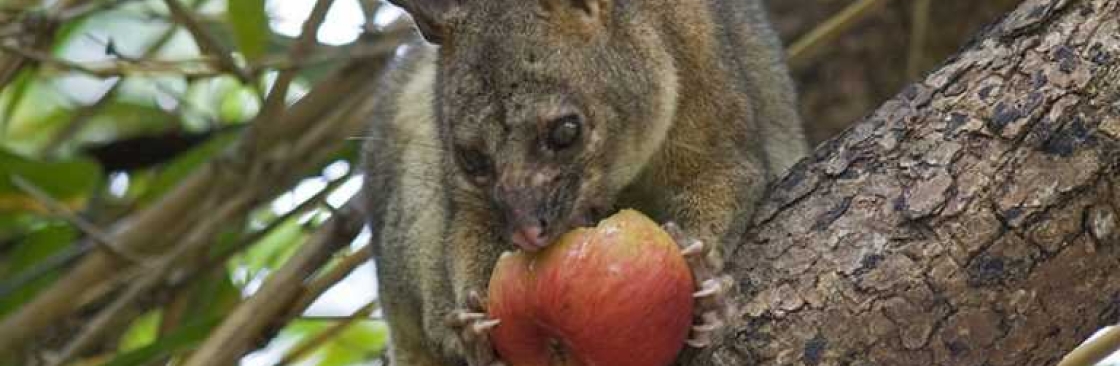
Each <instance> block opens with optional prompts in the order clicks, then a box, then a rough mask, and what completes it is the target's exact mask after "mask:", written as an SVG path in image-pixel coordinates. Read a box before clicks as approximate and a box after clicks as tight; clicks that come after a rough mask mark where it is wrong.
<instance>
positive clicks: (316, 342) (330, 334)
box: [276, 300, 379, 366]
mask: <svg viewBox="0 0 1120 366" xmlns="http://www.w3.org/2000/svg"><path fill="white" fill-rule="evenodd" d="M378 307H379V304H378V302H377V300H374V301H372V302H370V303H368V304H366V305H365V306H362V307H361V308H360V309H358V310H357V311H355V312H354V313H353V314H351V315H350V316H348V317H346V318H343V319H341V321H339V322H338V323H335V324H333V325H331V326H330V327H329V328H327V329H325V330H323V331H322V332H320V333H319V334H316V335H315V336H314V337H311V338H309V339H307V340H305V341H304V342H303V343H300V344H299V345H296V346H295V347H293V348H292V349H291V350H290V351H288V353H286V354H284V357H283V358H281V359H280V362H277V363H276V366H282V365H290V364H292V363H293V362H297V361H299V360H300V359H302V358H304V357H307V355H308V354H310V353H311V352H314V351H315V350H316V349H318V348H319V347H321V346H322V345H323V344H324V343H327V341H330V340H331V339H333V338H335V337H337V336H339V335H341V334H342V332H343V331H344V330H346V328H349V327H350V326H351V325H354V323H357V322H358V321H359V320H365V319H368V318H369V315H370V314H372V313H373V312H374V310H377V308H378Z"/></svg>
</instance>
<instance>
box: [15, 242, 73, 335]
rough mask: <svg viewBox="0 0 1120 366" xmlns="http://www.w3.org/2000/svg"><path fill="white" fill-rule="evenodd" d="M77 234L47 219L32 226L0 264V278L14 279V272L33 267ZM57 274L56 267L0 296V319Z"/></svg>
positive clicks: (63, 247)
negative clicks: (49, 272)
mask: <svg viewBox="0 0 1120 366" xmlns="http://www.w3.org/2000/svg"><path fill="white" fill-rule="evenodd" d="M77 237H78V232H77V231H76V230H74V229H73V228H71V227H70V226H68V225H66V224H64V223H59V222H46V223H44V224H42V225H41V226H39V227H37V228H34V229H32V231H31V232H29V233H28V235H27V236H26V237H24V238H23V240H21V241H20V243H19V244H16V246H15V249H14V250H13V251H12V252H11V253H8V256H6V258H5V261H4V263H3V264H4V265H3V266H0V278H5V279H9V278H15V277H16V274H19V273H22V272H24V271H27V270H30V269H32V268H35V266H36V265H39V264H40V262H42V261H43V260H44V259H46V258H49V257H51V256H52V255H54V254H56V253H58V252H59V251H61V250H64V249H66V248H67V247H69V246H70V245H71V243H73V242H74V240H75V239H77ZM57 276H58V271H57V270H56V271H54V272H53V273H51V274H50V275H47V276H44V277H41V278H39V279H38V280H36V281H33V282H31V283H29V284H28V285H26V286H23V287H21V288H18V289H16V291H14V292H12V293H11V294H9V295H8V296H2V297H0V318H2V317H3V316H4V315H5V314H8V313H9V312H11V311H12V310H15V309H16V308H18V307H19V306H20V305H22V304H23V303H24V302H27V301H28V300H30V299H31V298H32V297H33V296H35V294H36V293H38V292H39V290H41V289H42V288H43V287H44V286H46V285H47V284H49V283H51V282H52V281H53V280H54V279H55V278H56V277H57Z"/></svg>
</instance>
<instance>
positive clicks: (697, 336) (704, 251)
mask: <svg viewBox="0 0 1120 366" xmlns="http://www.w3.org/2000/svg"><path fill="white" fill-rule="evenodd" d="M662 228H663V229H664V230H665V231H666V232H668V233H669V236H671V237H673V241H675V242H676V243H677V245H678V246H680V247H681V253H682V254H684V258H685V260H686V261H688V266H689V267H690V268H691V269H692V278H693V281H695V283H696V288H697V291H696V292H695V293H693V294H692V297H693V298H695V299H696V306H695V307H694V318H695V320H694V321H695V322H696V324H694V325H693V326H692V332H691V333H690V334H689V337H688V341H687V343H688V345H690V346H692V347H696V348H704V347H707V346H710V345H711V344H712V339H713V337H714V336H715V335H716V334H717V333H718V332H719V331H720V330H722V329H723V327H724V326H725V325H726V324H727V319H728V318H729V317H731V316H732V314H733V313H734V310H733V305H732V303H731V301H730V300H728V296H727V293H728V291H729V290H730V289H731V286H732V284H733V283H734V280H733V279H732V278H731V276H728V275H725V274H722V273H719V272H718V270H717V268H720V265H719V264H718V263H715V261H714V260H713V259H712V257H711V256H710V255H709V254H710V253H711V251H712V248H714V245H712V244H710V243H705V242H703V241H701V240H699V239H697V238H694V237H692V236H689V235H687V234H685V232H684V230H681V228H680V226H677V224H676V223H674V222H668V223H665V224H664V225H662Z"/></svg>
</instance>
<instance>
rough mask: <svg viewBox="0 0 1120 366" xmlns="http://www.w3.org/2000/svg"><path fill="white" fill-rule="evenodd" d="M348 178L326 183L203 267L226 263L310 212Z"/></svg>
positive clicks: (213, 266)
mask: <svg viewBox="0 0 1120 366" xmlns="http://www.w3.org/2000/svg"><path fill="white" fill-rule="evenodd" d="M350 178H351V176H345V177H342V178H339V179H335V180H333V181H330V182H328V183H327V186H326V187H324V188H323V190H321V191H319V192H318V193H316V194H315V195H314V196H311V198H308V199H306V200H304V201H303V202H300V204H299V205H297V206H296V207H295V208H293V209H291V210H290V211H288V212H285V213H284V214H283V215H281V216H280V217H277V218H276V219H274V220H272V221H271V222H269V223H268V225H266V226H265V227H264V228H262V229H260V230H257V231H255V232H253V233H252V234H249V236H248V237H246V238H244V239H241V240H240V241H239V242H238V243H237V244H235V245H233V246H230V247H229V248H226V249H225V250H223V251H221V252H219V253H218V254H217V255H215V256H213V257H212V258H211V259H209V260H208V261H207V264H206V265H204V266H205V267H208V268H218V267H219V265H220V264H222V263H225V262H226V261H228V260H229V259H230V258H231V257H233V255H234V254H237V253H240V252H241V251H243V250H245V249H246V248H248V247H249V246H250V245H252V244H253V243H256V242H258V241H260V240H261V239H262V238H264V237H265V235H268V234H269V233H271V232H272V231H273V230H276V228H277V227H279V226H280V225H282V224H283V223H284V222H286V221H288V220H290V219H291V218H293V217H295V216H297V215H301V214H303V213H305V212H307V211H308V210H311V209H312V208H314V207H315V206H318V205H320V204H322V203H323V201H325V200H326V199H327V196H329V195H330V194H331V193H332V192H334V191H335V189H337V188H338V187H339V186H342V184H343V183H346V181H347V180H349V179H350Z"/></svg>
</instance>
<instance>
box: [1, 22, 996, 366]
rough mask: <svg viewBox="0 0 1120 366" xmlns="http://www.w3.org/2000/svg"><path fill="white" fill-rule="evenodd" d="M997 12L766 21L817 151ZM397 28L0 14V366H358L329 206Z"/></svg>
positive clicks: (354, 273)
mask: <svg viewBox="0 0 1120 366" xmlns="http://www.w3.org/2000/svg"><path fill="white" fill-rule="evenodd" d="M1016 4H1017V1H1009V0H989V1H981V2H977V1H971V0H942V1H939V2H936V3H934V2H932V1H930V0H910V1H885V0H859V1H850V0H847V1H840V0H782V1H778V0H773V1H770V10H771V12H772V19H773V22H774V24H775V26H776V27H777V28H778V30H779V32H780V33H781V36H782V38H783V40H784V41H785V42H786V44H787V45H788V46H789V55H790V62H791V65H792V66H791V67H792V71H793V74H794V76H795V78H796V80H797V83H798V87H799V89H800V94H801V111H802V113H803V115H804V116H805V120H806V121H807V124H808V126H809V128H808V131H809V134H810V136H811V138H812V139H813V141H814V142H820V141H822V140H824V139H827V138H829V137H831V136H834V135H835V134H837V133H838V132H840V131H841V130H843V129H844V128H845V127H847V126H848V125H849V124H850V123H852V122H855V121H858V120H859V119H860V118H861V117H862V116H863V115H865V114H867V113H869V112H870V111H871V110H872V109H873V108H875V107H876V106H878V105H879V103H881V102H882V101H884V100H885V99H887V98H889V97H891V96H892V95H894V94H895V93H897V92H898V91H899V90H901V89H902V87H903V86H905V85H906V84H907V83H909V82H912V81H914V80H917V79H918V78H920V77H921V76H922V75H923V74H924V73H925V72H927V71H929V70H931V69H933V68H935V67H936V66H937V65H938V64H940V63H941V62H942V61H943V60H945V59H946V57H948V56H950V55H952V54H953V53H954V52H955V51H956V50H958V49H959V48H960V47H961V46H963V45H964V44H966V43H967V42H968V40H969V39H970V37H973V36H974V35H976V34H978V32H980V31H982V29H983V27H984V25H986V24H988V23H989V22H992V21H994V20H996V19H998V18H999V17H1000V16H1001V15H1002V14H1004V13H1005V12H1007V11H1009V10H1010V9H1012V8H1013V7H1014V6H1015V5H1016ZM400 15H401V12H400V11H399V10H397V9H396V8H394V7H392V6H389V5H384V4H381V3H380V2H379V1H377V0H365V1H358V0H334V1H331V0H167V1H163V0H0V319H3V323H2V324H0V352H2V351H3V350H4V348H5V347H9V348H11V349H12V351H11V352H10V353H11V356H10V357H7V358H0V366H7V365H56V364H75V365H100V364H107V365H148V364H165V363H168V362H175V364H182V363H186V364H190V363H189V359H190V358H191V357H192V355H194V354H195V353H207V352H213V353H222V352H226V353H231V354H230V355H227V356H226V357H229V359H231V360H239V362H240V363H241V364H242V365H283V364H296V365H371V364H379V362H381V361H380V359H381V351H382V349H383V344H384V341H385V338H386V333H385V326H384V325H383V324H382V323H381V322H379V321H378V320H377V319H378V315H379V313H378V311H377V303H376V296H375V293H376V286H377V284H376V278H375V276H374V271H373V269H372V264H370V263H369V260H368V258H369V250H368V248H367V247H366V246H365V244H366V240H367V238H366V237H365V236H364V235H363V230H362V228H361V222H360V218H359V219H357V220H356V219H355V217H356V215H355V213H354V212H353V210H352V206H349V205H348V202H350V201H351V199H352V197H353V196H354V194H355V193H356V192H357V191H358V188H359V186H360V184H359V183H358V182H359V179H360V178H359V176H358V172H356V169H355V167H356V165H355V164H356V163H357V158H358V154H357V153H358V150H357V148H358V146H359V144H360V142H361V141H360V140H361V138H360V137H361V135H362V128H363V126H364V125H365V124H366V123H369V122H370V121H368V119H367V118H365V116H366V115H368V113H369V111H370V110H371V109H372V108H375V107H376V103H377V101H376V100H375V98H373V94H374V93H375V92H376V80H377V75H378V74H379V72H380V70H381V68H382V67H384V64H385V62H386V61H387V60H388V59H389V58H390V57H391V56H392V55H393V53H394V50H395V47H396V45H397V43H398V42H399V41H400V40H401V38H402V35H403V34H404V33H405V31H407V24H405V23H401V22H400ZM402 24H403V25H404V27H402ZM250 295H259V296H256V298H258V299H257V300H249V299H250ZM239 329H240V330H249V331H247V332H244V333H251V334H257V335H258V336H255V337H251V338H248V339H242V338H239V335H237V334H234V333H235V332H233V330H239ZM230 349H232V351H230ZM242 353H247V355H244V356H242Z"/></svg>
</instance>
